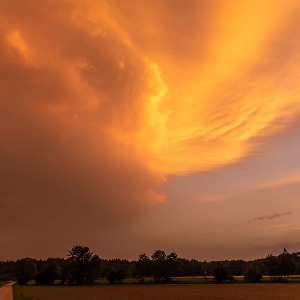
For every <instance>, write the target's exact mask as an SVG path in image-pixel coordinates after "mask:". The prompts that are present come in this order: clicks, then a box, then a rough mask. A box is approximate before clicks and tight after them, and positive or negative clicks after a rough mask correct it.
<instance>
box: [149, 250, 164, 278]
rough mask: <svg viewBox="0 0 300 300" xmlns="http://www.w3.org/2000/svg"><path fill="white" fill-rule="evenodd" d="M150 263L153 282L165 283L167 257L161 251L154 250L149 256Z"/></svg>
mask: <svg viewBox="0 0 300 300" xmlns="http://www.w3.org/2000/svg"><path fill="white" fill-rule="evenodd" d="M151 259H152V262H151V265H152V272H153V276H154V281H155V282H166V281H167V278H166V273H167V265H166V260H167V255H166V253H165V252H164V251H162V250H156V251H155V252H154V253H153V254H152V256H151Z"/></svg>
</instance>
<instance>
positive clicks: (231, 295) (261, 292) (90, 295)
mask: <svg viewBox="0 0 300 300" xmlns="http://www.w3.org/2000/svg"><path fill="white" fill-rule="evenodd" d="M15 290H16V291H17V292H18V296H17V297H15V298H14V299H15V300H21V299H26V300H36V299H39V300H102V299H103V300H163V299H166V300H183V299H188V300H196V299H197V300H198V299H201V300H212V299H228V300H229V299H230V300H231V299H232V300H233V299H234V300H253V299H260V300H274V299H276V300H279V299H300V284H294V283H287V284H278V283H269V284H201V285H195V284H191V285H185V284H178V285H176V284H174V285H127V286H126V285H123V286H92V287H66V286H65V287H59V286H52V287H50V286H49V287H40V286H16V287H15Z"/></svg>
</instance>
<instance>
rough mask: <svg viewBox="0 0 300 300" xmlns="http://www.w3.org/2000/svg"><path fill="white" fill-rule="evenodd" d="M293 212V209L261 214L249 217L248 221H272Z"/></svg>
mask: <svg viewBox="0 0 300 300" xmlns="http://www.w3.org/2000/svg"><path fill="white" fill-rule="evenodd" d="M294 213H295V211H288V212H283V213H275V214H271V215H263V216H260V217H256V218H254V219H251V220H249V221H248V222H256V221H268V220H271V221H272V220H273V219H278V218H280V217H283V216H288V215H291V214H294Z"/></svg>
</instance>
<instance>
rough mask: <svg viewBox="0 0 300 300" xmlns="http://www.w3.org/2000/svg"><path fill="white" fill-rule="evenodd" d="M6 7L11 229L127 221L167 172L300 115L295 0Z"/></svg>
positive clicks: (5, 122) (0, 108) (240, 152)
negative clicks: (48, 221)
mask: <svg viewBox="0 0 300 300" xmlns="http://www.w3.org/2000/svg"><path fill="white" fill-rule="evenodd" d="M270 6H272V7H270ZM0 13H1V18H0V25H1V26H0V50H1V57H0V68H1V74H2V76H1V79H0V91H1V100H0V122H1V126H0V136H1V149H0V174H1V175H0V184H1V186H0V187H1V189H0V197H1V198H0V199H1V200H0V201H1V203H0V204H1V211H6V210H7V211H9V210H10V211H14V214H7V215H3V216H1V217H0V219H1V222H2V224H1V228H2V229H3V230H8V231H9V230H10V224H11V223H12V222H13V223H15V224H16V225H15V226H17V227H18V229H19V230H20V231H22V230H26V229H28V228H29V229H32V228H35V230H36V231H37V232H38V231H39V230H40V229H39V228H36V224H37V223H38V222H42V221H43V220H44V219H45V215H47V216H48V219H49V220H51V222H50V223H49V225H48V231H49V232H52V230H53V224H56V225H55V226H57V228H59V227H64V228H69V229H68V230H69V232H72V231H73V230H74V227H76V229H77V230H78V231H80V228H81V225H80V224H82V223H84V222H87V223H88V224H89V229H90V230H93V229H95V228H99V227H100V226H101V225H103V224H105V223H106V222H107V220H115V222H116V223H119V222H126V221H127V220H128V219H130V216H132V215H139V214H140V213H141V212H144V211H145V210H147V209H148V208H150V207H152V206H153V205H154V204H155V203H158V202H160V201H162V200H163V199H164V196H163V195H161V194H160V193H158V192H156V190H157V187H158V186H159V185H160V184H161V183H163V182H164V181H165V176H167V175H169V174H183V173H192V172H198V171H204V170H210V169H212V168H216V167H219V166H222V165H226V164H230V163H234V162H236V161H238V160H240V159H242V158H244V157H246V156H247V155H249V154H251V153H252V152H253V151H255V150H256V149H257V148H259V147H258V146H259V144H260V143H261V142H262V141H263V138H264V137H266V136H270V135H273V134H276V133H277V132H279V131H281V130H282V129H283V128H285V127H286V126H287V125H288V124H289V122H291V121H292V120H293V119H294V118H295V117H296V116H297V115H299V113H300V101H299V98H298V97H299V96H298V95H299V94H300V54H299V53H300V42H299V41H300V39H299V35H300V21H299V20H300V18H299V15H300V8H299V5H298V1H287V2H283V1H281V0H277V1H276V0H275V1H253V0H246V1H230V2H229V1H170V0H165V1H162V0H154V1H146V0H128V1H116V0H112V1H104V0H103V1H96V0H95V1H93V0H90V1H84V0H74V1H67V0H66V1H64V0H62V1H52V0H49V1H46V0H45V1H42V2H39V1H35V0H27V1H11V0H3V1H1V3H0ZM57 207H60V210H57ZM68 214H69V215H70V217H69V218H68V220H66V219H65V216H66V215H68ZM78 220H80V221H78ZM68 224H72V225H71V226H69V227H68ZM76 234H77V237H78V234H79V233H78V232H76ZM81 234H82V236H84V232H81Z"/></svg>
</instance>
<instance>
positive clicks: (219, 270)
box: [213, 264, 229, 283]
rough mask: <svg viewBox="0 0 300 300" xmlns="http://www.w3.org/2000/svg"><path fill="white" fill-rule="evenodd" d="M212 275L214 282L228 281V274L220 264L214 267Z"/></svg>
mask: <svg viewBox="0 0 300 300" xmlns="http://www.w3.org/2000/svg"><path fill="white" fill-rule="evenodd" d="M213 275H214V280H216V281H217V282H219V283H221V282H223V281H224V280H228V278H229V276H228V272H227V270H226V268H225V267H224V266H223V265H222V264H218V265H217V266H216V267H215V269H214V271H213Z"/></svg>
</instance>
